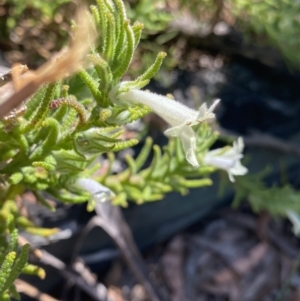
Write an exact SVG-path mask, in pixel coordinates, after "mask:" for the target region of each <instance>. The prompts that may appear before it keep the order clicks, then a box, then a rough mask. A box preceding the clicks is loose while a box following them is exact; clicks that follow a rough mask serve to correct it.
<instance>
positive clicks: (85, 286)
mask: <svg viewBox="0 0 300 301" xmlns="http://www.w3.org/2000/svg"><path fill="white" fill-rule="evenodd" d="M18 240H19V244H20V245H24V244H25V243H28V241H27V240H26V239H25V238H24V237H22V236H19V238H18ZM31 252H32V253H33V254H34V255H35V257H36V258H37V259H38V260H39V261H40V262H41V263H43V264H45V265H49V266H51V267H53V268H55V269H57V270H58V271H59V272H60V273H61V275H62V276H63V277H65V278H66V279H67V280H69V281H70V282H71V283H73V284H75V285H76V286H78V287H79V288H80V289H81V290H83V291H84V292H86V293H87V294H88V295H90V296H91V297H92V298H94V299H95V300H96V301H109V300H108V299H107V290H106V288H105V286H104V285H102V284H101V283H97V282H96V281H95V280H94V281H91V279H94V277H93V276H92V275H91V272H90V271H89V269H88V268H87V267H85V266H84V265H83V264H77V266H75V267H76V271H73V270H72V269H70V268H68V267H67V266H66V264H65V263H64V262H62V261H61V260H59V259H58V258H56V257H55V256H53V255H51V254H50V253H48V252H47V251H45V250H39V249H36V248H32V249H31Z"/></svg>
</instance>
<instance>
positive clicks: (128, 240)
mask: <svg viewBox="0 0 300 301" xmlns="http://www.w3.org/2000/svg"><path fill="white" fill-rule="evenodd" d="M95 211H96V213H97V216H95V217H93V218H92V219H91V220H90V222H89V224H88V225H87V227H86V229H85V230H84V231H83V232H82V235H81V237H80V238H79V241H78V243H77V247H75V251H74V256H73V260H74V258H75V257H76V256H77V255H78V252H79V249H80V247H81V244H82V242H83V240H84V238H85V237H86V235H87V232H89V231H90V230H91V229H92V228H93V227H95V226H98V227H101V228H102V229H103V230H104V231H106V232H107V233H108V235H110V237H111V238H112V239H113V240H114V242H115V243H116V245H117V246H118V247H119V249H120V251H121V253H122V255H123V258H124V259H125V261H126V263H127V264H128V266H129V268H130V269H131V271H132V272H133V274H134V276H135V277H136V279H137V280H138V281H139V282H140V283H141V284H142V285H143V286H144V288H145V291H146V292H147V294H148V296H149V297H150V299H151V300H152V301H161V300H165V299H166V298H164V297H163V296H161V294H160V291H159V289H158V287H157V285H156V283H155V282H154V281H153V280H152V279H151V278H150V277H149V271H148V270H147V267H146V266H145V263H144V261H143V258H142V256H141V254H140V252H139V250H138V248H137V246H136V244H135V242H134V239H133V237H132V233H131V230H130V228H129V227H128V224H127V223H126V221H125V220H124V218H123V216H122V213H121V210H120V208H119V207H117V206H113V205H112V204H111V203H110V202H104V203H98V204H97V205H96V208H95Z"/></svg>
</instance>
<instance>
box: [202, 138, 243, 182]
mask: <svg viewBox="0 0 300 301" xmlns="http://www.w3.org/2000/svg"><path fill="white" fill-rule="evenodd" d="M243 149H244V142H243V138H242V137H239V138H238V140H237V141H235V142H233V146H232V147H230V148H229V149H227V150H226V148H218V149H215V150H212V151H209V152H208V153H206V154H205V156H204V158H203V162H204V163H205V164H207V165H211V166H214V167H217V168H220V169H224V170H226V171H227V172H228V175H229V179H230V181H231V182H234V177H233V176H242V175H245V174H246V173H247V172H248V169H247V168H246V167H245V166H243V165H242V164H241V159H242V158H243V154H242V152H243Z"/></svg>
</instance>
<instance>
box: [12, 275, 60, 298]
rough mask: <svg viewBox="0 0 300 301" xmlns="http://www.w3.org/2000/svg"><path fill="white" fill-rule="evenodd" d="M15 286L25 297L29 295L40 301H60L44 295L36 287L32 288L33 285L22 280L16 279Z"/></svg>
mask: <svg viewBox="0 0 300 301" xmlns="http://www.w3.org/2000/svg"><path fill="white" fill-rule="evenodd" d="M14 284H15V286H16V288H17V291H18V292H19V293H23V294H24V295H27V296H29V297H31V298H34V299H36V300H38V301H59V300H57V299H54V298H53V297H51V296H49V295H47V294H44V293H42V292H41V291H39V290H38V289H37V288H36V287H34V286H32V285H31V284H29V283H27V282H25V281H23V280H21V279H16V280H15V282H14Z"/></svg>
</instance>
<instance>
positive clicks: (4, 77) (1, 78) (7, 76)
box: [0, 65, 28, 87]
mask: <svg viewBox="0 0 300 301" xmlns="http://www.w3.org/2000/svg"><path fill="white" fill-rule="evenodd" d="M15 71H17V72H18V73H19V74H20V75H22V74H24V73H25V72H27V71H28V67H27V66H26V65H17V66H15V67H13V68H11V69H10V70H9V71H8V72H7V73H4V74H1V75H0V87H2V86H4V85H6V84H7V83H9V82H11V81H12V80H13V73H14V72H15Z"/></svg>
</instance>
